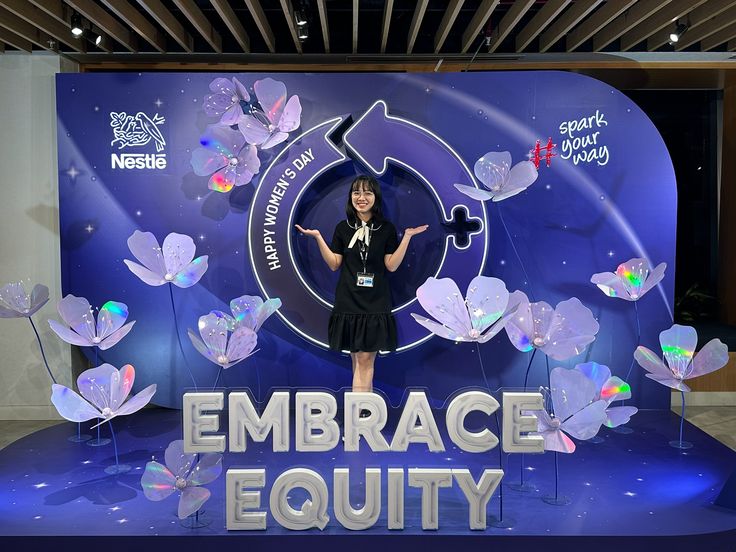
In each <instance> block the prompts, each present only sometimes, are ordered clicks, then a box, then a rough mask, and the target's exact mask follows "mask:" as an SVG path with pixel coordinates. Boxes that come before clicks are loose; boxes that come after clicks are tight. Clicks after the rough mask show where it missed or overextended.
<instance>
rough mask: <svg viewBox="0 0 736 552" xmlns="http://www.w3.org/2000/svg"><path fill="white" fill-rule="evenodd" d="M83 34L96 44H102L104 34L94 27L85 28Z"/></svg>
mask: <svg viewBox="0 0 736 552" xmlns="http://www.w3.org/2000/svg"><path fill="white" fill-rule="evenodd" d="M82 36H83V37H84V38H85V39H86V40H87V41H88V42H90V43H92V44H94V45H95V46H99V45H100V44H102V35H101V34H100V33H98V32H95V31H94V30H92V29H84V30H83V31H82Z"/></svg>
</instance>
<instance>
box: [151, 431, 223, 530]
mask: <svg viewBox="0 0 736 552" xmlns="http://www.w3.org/2000/svg"><path fill="white" fill-rule="evenodd" d="M164 461H165V462H166V465H165V466H164V465H163V464H159V463H158V462H153V461H152V462H148V463H147V464H146V471H145V472H143V477H142V478H141V487H143V494H144V495H145V496H146V498H147V499H148V500H153V501H154V502H158V501H159V500H163V499H165V498H168V497H169V496H171V494H173V493H174V491H179V492H180V493H181V494H180V496H179V508H178V512H177V515H178V516H179V519H184V518H187V517H189V516H190V515H192V514H193V513H195V512H197V511H198V510H199V509H200V508H201V507H202V505H203V504H204V503H205V502H206V501H207V499H209V497H210V491H209V490H208V489H204V488H202V487H201V485H206V484H207V483H211V482H212V481H214V480H215V479H217V478H218V477H219V476H220V474H221V473H222V455H221V454H215V453H208V454H202V455H200V456H198V455H196V454H188V453H186V452H184V441H181V440H179V441H172V442H171V443H170V444H169V446H168V447H166V452H165V453H164Z"/></svg>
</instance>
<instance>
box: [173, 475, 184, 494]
mask: <svg viewBox="0 0 736 552" xmlns="http://www.w3.org/2000/svg"><path fill="white" fill-rule="evenodd" d="M174 487H176V489H177V490H178V491H183V490H184V489H186V487H187V480H186V479H184V478H183V477H177V478H176V482H175V483H174Z"/></svg>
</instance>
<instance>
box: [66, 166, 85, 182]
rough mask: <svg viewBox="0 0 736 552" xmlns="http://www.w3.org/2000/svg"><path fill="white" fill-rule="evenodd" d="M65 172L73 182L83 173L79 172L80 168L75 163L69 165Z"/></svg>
mask: <svg viewBox="0 0 736 552" xmlns="http://www.w3.org/2000/svg"><path fill="white" fill-rule="evenodd" d="M64 173H65V174H66V175H67V176H68V177H69V178H71V179H72V181H73V182H76V180H77V177H78V176H79V175H80V174H82V173H81V172H79V170H78V169H77V167H75V166H74V165H71V166H70V167H69V168H68V169H67V170H66V171H64Z"/></svg>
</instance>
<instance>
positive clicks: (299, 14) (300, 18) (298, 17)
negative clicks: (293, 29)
mask: <svg viewBox="0 0 736 552" xmlns="http://www.w3.org/2000/svg"><path fill="white" fill-rule="evenodd" d="M294 21H295V22H296V24H297V26H299V27H304V26H305V25H306V24H307V18H306V17H305V15H304V12H303V11H302V10H296V11H295V12H294Z"/></svg>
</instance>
